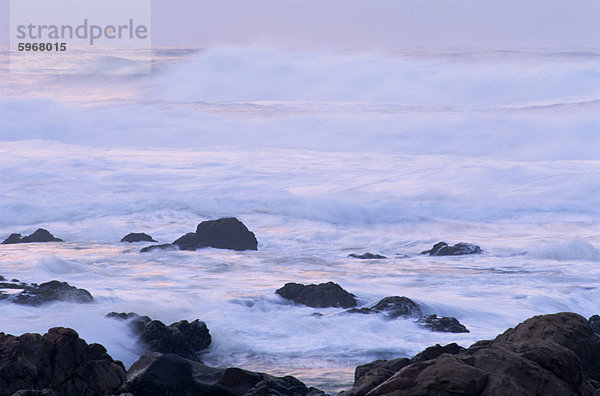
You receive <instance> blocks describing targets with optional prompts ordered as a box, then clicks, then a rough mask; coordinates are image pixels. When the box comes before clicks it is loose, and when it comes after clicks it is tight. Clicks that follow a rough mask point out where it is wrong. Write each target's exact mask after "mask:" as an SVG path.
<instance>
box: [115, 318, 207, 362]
mask: <svg viewBox="0 0 600 396" xmlns="http://www.w3.org/2000/svg"><path fill="white" fill-rule="evenodd" d="M106 316H107V317H108V318H113V319H121V320H129V321H130V322H129V326H130V328H131V330H132V331H133V333H134V334H135V335H136V336H138V337H139V341H140V343H141V344H142V345H143V346H144V347H146V349H147V350H148V351H149V352H160V353H172V354H176V355H179V356H181V357H184V358H187V359H192V360H198V356H199V353H200V352H202V351H203V350H205V349H206V348H208V347H209V345H210V343H211V336H210V333H209V331H208V328H207V327H206V324H205V323H204V322H201V321H200V320H198V319H196V320H194V321H193V322H192V323H189V322H188V321H187V320H182V321H179V322H175V323H172V324H171V325H170V326H166V325H165V324H164V323H163V322H161V321H159V320H152V319H150V318H149V317H148V316H140V315H138V314H136V313H133V312H130V313H124V312H122V313H117V312H111V313H109V314H108V315H106Z"/></svg>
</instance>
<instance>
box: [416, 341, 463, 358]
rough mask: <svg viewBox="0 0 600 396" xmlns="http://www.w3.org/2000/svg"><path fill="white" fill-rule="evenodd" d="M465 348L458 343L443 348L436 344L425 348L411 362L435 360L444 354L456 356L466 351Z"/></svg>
mask: <svg viewBox="0 0 600 396" xmlns="http://www.w3.org/2000/svg"><path fill="white" fill-rule="evenodd" d="M464 350H465V348H463V347H461V346H460V345H458V344H457V343H454V342H453V343H452V344H448V345H444V346H441V345H440V344H435V345H434V346H430V347H428V348H425V349H424V350H423V352H421V353H419V354H417V355H415V356H413V358H412V359H411V361H413V362H422V361H425V360H431V359H435V358H436V357H438V356H440V355H441V354H443V353H449V354H450V355H456V354H457V353H460V352H462V351H464Z"/></svg>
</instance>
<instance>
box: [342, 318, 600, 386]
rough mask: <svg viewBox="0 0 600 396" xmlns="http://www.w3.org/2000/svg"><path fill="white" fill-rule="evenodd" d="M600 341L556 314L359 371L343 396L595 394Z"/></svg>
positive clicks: (580, 323)
mask: <svg viewBox="0 0 600 396" xmlns="http://www.w3.org/2000/svg"><path fill="white" fill-rule="evenodd" d="M599 380H600V337H599V336H598V335H597V334H595V333H594V331H593V330H592V328H591V327H590V325H589V324H588V322H587V321H586V320H585V318H583V317H581V316H579V315H577V314H574V313H558V314H553V315H541V316H535V317H533V318H530V319H528V320H526V321H524V322H523V323H521V324H519V325H518V326H517V327H515V328H514V329H509V330H507V331H506V332H504V333H503V334H501V335H499V336H498V337H496V338H495V339H494V340H491V341H479V342H477V343H475V344H473V345H472V346H471V347H469V348H468V349H464V348H461V347H459V346H458V345H456V344H450V345H447V346H445V347H441V346H439V345H436V346H435V347H431V348H427V349H426V350H425V351H423V352H421V353H420V354H419V355H416V356H415V357H414V358H412V359H405V358H401V359H394V360H388V361H385V360H379V361H375V362H372V363H369V364H366V365H363V366H359V367H357V369H356V371H355V381H354V387H353V388H352V389H351V390H349V391H346V392H343V393H342V395H343V396H358V395H361V396H362V395H365V396H379V395H417V394H418V395H421V394H423V395H430V394H439V395H450V394H461V395H484V396H485V395H565V396H568V395H573V396H575V395H590V396H591V395H594V394H596V393H597V389H595V388H596V387H597V386H600V382H599Z"/></svg>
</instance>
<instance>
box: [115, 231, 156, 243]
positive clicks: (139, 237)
mask: <svg viewBox="0 0 600 396" xmlns="http://www.w3.org/2000/svg"><path fill="white" fill-rule="evenodd" d="M121 242H129V243H133V242H156V241H155V240H154V239H153V238H152V237H151V236H150V235H148V234H145V233H143V232H131V233H129V234H127V235H125V236H124V237H123V238H122V239H121Z"/></svg>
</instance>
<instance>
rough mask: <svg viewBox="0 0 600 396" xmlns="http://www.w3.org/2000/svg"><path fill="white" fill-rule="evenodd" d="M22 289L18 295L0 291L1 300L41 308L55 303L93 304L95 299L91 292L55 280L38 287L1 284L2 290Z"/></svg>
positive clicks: (21, 284)
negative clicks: (46, 304) (43, 305)
mask: <svg viewBox="0 0 600 396" xmlns="http://www.w3.org/2000/svg"><path fill="white" fill-rule="evenodd" d="M2 288H4V289H17V290H18V289H22V291H21V292H20V293H17V294H5V293H3V292H2V291H0V300H7V301H10V302H13V303H15V304H23V305H33V306H39V305H42V304H45V303H48V302H53V301H65V302H74V303H91V302H92V301H93V300H94V298H93V297H92V295H91V294H90V292H89V291H87V290H85V289H78V288H76V287H75V286H71V285H69V284H68V283H67V282H59V281H57V280H53V281H50V282H46V283H42V284H41V285H36V284H35V283H33V284H31V285H27V284H24V283H18V284H17V283H0V289H2Z"/></svg>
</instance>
